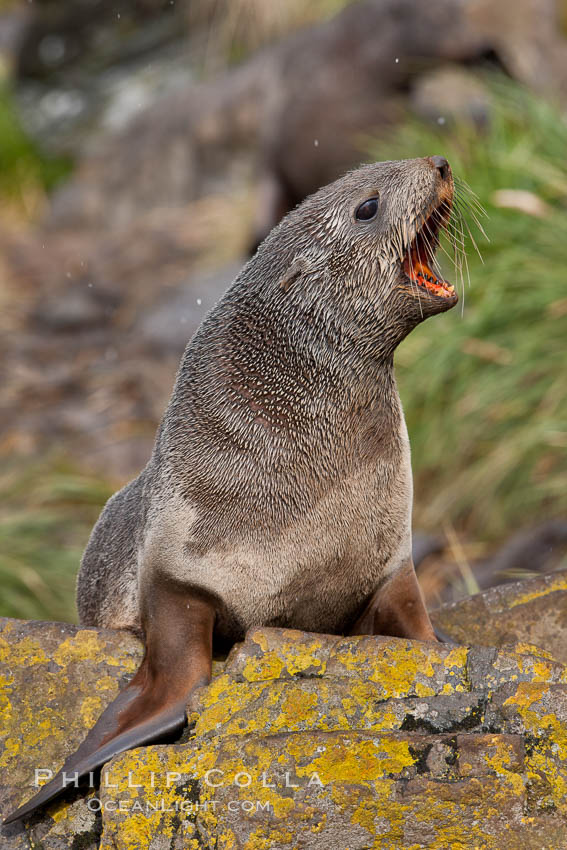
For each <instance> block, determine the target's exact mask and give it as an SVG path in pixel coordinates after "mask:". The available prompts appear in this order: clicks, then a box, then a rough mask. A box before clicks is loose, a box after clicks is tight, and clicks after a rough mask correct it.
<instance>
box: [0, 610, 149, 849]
mask: <svg viewBox="0 0 567 850" xmlns="http://www.w3.org/2000/svg"><path fill="white" fill-rule="evenodd" d="M142 653H143V649H142V645H141V643H140V641H139V640H137V639H136V638H135V637H133V636H131V635H129V634H127V633H125V632H116V631H110V630H94V629H80V628H78V627H77V626H71V625H68V624H66V623H38V622H30V623H28V622H23V621H20V620H9V619H0V712H1V718H2V722H1V724H0V809H1V812H2V813H3V814H6V813H7V812H8V811H10V810H12V809H14V808H15V807H16V806H17V805H19V804H20V803H21V802H23V800H24V799H25V798H26V797H31V795H32V793H33V791H34V787H33V785H32V783H33V782H34V779H35V771H36V770H42V769H51V770H54V771H55V770H58V769H59V768H60V767H61V764H62V763H63V761H64V760H65V758H66V757H67V756H68V755H69V754H70V753H71V752H72V751H73V750H74V749H76V747H77V746H78V745H79V744H80V742H81V741H82V739H83V738H84V737H85V734H86V732H87V730H88V729H89V728H90V727H91V726H92V725H93V724H94V722H95V720H96V719H97V717H98V716H99V714H100V713H101V712H102V711H103V710H104V708H106V706H107V705H108V703H110V702H111V701H112V700H113V699H114V697H115V696H116V694H117V693H118V691H119V690H120V688H121V687H122V686H123V685H124V684H126V682H127V681H128V680H129V679H130V678H131V676H132V675H133V673H134V672H135V670H136V668H137V667H138V665H139V663H140V661H141V659H142ZM40 775H41V776H45V774H40ZM93 795H94V791H91V792H90V796H93ZM73 797H75V798H76V799H75V800H74V801H73ZM28 828H29V832H28V833H27V834H26V832H25V831H24V829H23V827H22V826H21V825H18V824H15V825H13V826H11V827H7V828H4V829H3V830H2V836H1V844H0V846H1V847H2V850H4V849H5V850H8V848H10V850H11V848H20V847H21V848H28V847H35V846H41V847H42V848H43V850H59V848H61V850H63V848H68V847H70V846H71V845H70V841H69V836H73V840H74V841H76V844H75V846H76V847H77V848H78V847H79V846H80V847H81V848H85V850H90V848H94V847H98V842H99V838H100V832H101V823H100V815H97V814H96V813H95V812H94V811H91V810H89V808H88V806H87V804H86V802H85V797H84V792H83V793H79V792H73V791H72V790H71V791H70V792H68V794H67V795H66V797H65V798H64V799H61V800H57V801H55V802H54V803H53V804H52V805H51V806H49V807H47V808H46V809H45V811H44V812H43V813H42V814H41V815H38V816H34V817H33V818H32V819H31V820H30V821H29V823H28ZM79 842H82V843H79Z"/></svg>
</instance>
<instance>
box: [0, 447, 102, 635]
mask: <svg viewBox="0 0 567 850" xmlns="http://www.w3.org/2000/svg"><path fill="white" fill-rule="evenodd" d="M110 495H111V491H110V488H109V486H108V485H107V484H105V483H104V482H103V481H101V480H100V479H99V478H97V477H94V476H91V475H88V474H84V473H81V472H78V471H77V470H75V469H72V468H70V467H69V466H68V465H67V464H64V463H61V462H57V461H50V460H46V461H44V462H42V463H37V464H29V465H27V466H22V465H21V464H15V463H14V465H13V466H11V468H9V469H7V470H4V471H3V472H2V473H1V474H0V505H2V508H1V510H0V587H1V588H2V592H1V594H0V615H1V616H5V617H19V618H23V619H34V620H42V619H46V620H63V621H67V622H76V619H77V615H76V610H75V580H76V575H77V570H78V567H79V562H80V557H81V553H82V550H83V548H84V546H85V544H86V542H87V539H88V536H89V533H90V530H91V528H92V526H93V524H94V522H95V521H96V518H97V516H98V514H99V512H100V508H101V505H102V504H103V503H104V502H105V500H106V499H107V498H108V497H109V496H110Z"/></svg>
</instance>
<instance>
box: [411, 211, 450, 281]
mask: <svg viewBox="0 0 567 850" xmlns="http://www.w3.org/2000/svg"><path fill="white" fill-rule="evenodd" d="M449 216H450V207H449V206H448V205H447V203H446V202H444V203H442V204H441V205H440V206H439V207H436V208H435V209H434V210H433V212H431V213H430V215H429V216H428V217H427V218H426V219H425V221H424V222H423V223H422V225H421V227H420V229H419V230H418V232H417V234H416V236H415V238H414V239H413V241H412V242H411V244H410V246H409V248H408V250H407V251H406V253H405V255H404V259H403V261H402V267H403V270H404V272H405V273H406V275H407V277H408V278H409V279H410V281H411V282H412V283H413V284H416V285H417V286H419V287H421V289H424V290H426V291H427V292H428V293H429V294H430V295H435V296H436V297H437V298H454V297H456V296H455V287H454V286H453V285H452V284H450V283H449V282H448V281H447V280H445V279H444V278H442V277H438V274H437V273H436V272H435V271H433V270H432V268H431V266H435V251H436V250H437V247H438V245H439V229H440V228H441V227H445V226H446V225H447V223H448V221H449Z"/></svg>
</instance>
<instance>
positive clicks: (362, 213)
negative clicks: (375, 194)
mask: <svg viewBox="0 0 567 850" xmlns="http://www.w3.org/2000/svg"><path fill="white" fill-rule="evenodd" d="M377 212H378V199H377V198H369V199H368V200H367V201H364V203H362V204H361V205H360V206H359V207H358V209H357V210H356V214H355V215H356V218H357V219H358V220H359V221H370V219H371V218H374V216H375V215H376V213H377Z"/></svg>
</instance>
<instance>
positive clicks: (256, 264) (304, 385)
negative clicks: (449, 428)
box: [7, 157, 457, 821]
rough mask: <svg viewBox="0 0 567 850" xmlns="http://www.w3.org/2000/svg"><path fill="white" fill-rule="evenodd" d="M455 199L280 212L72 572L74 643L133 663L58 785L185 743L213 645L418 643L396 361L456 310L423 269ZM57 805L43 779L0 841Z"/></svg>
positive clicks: (202, 333)
mask: <svg viewBox="0 0 567 850" xmlns="http://www.w3.org/2000/svg"><path fill="white" fill-rule="evenodd" d="M452 197H453V179H452V175H451V170H450V167H449V164H448V163H447V161H446V160H445V159H443V157H426V158H423V159H416V160H406V161H401V162H384V163H374V164H371V165H367V166H364V167H362V168H360V169H358V170H357V171H354V172H351V173H349V174H347V175H346V176H344V177H343V178H341V179H340V180H338V181H336V182H335V183H333V184H331V185H329V186H326V187H324V188H323V189H321V190H320V191H318V192H317V193H316V194H314V195H312V196H311V197H310V198H307V199H306V200H305V201H304V202H303V203H302V204H301V205H300V206H299V207H297V208H296V209H295V210H294V211H293V212H291V213H290V214H289V215H288V216H287V217H286V218H285V219H284V220H283V221H282V222H281V224H280V225H278V227H276V228H275V229H274V230H273V231H272V232H271V233H270V235H269V236H268V237H267V239H266V240H265V241H264V242H263V243H262V245H260V247H259V249H258V251H257V253H256V254H255V255H254V257H252V259H251V260H250V261H249V262H248V263H247V265H246V266H245V267H244V269H243V270H242V272H241V273H240V275H239V276H238V277H237V278H236V280H235V281H234V283H233V284H232V286H231V287H230V288H229V290H228V291H227V293H226V294H225V296H224V297H223V298H222V300H221V301H220V302H219V303H218V304H217V305H216V307H214V308H213V310H212V311H211V312H210V313H209V315H208V316H207V318H206V319H205V321H204V322H203V324H202V325H201V327H200V328H199V330H198V331H197V333H196V334H195V336H194V337H193V339H192V340H191V342H190V343H189V345H188V346H187V349H186V351H185V354H184V357H183V360H182V362H181V366H180V369H179V372H178V375H177V379H176V382H175V387H174V390H173V394H172V397H171V401H170V403H169V406H168V408H167V410H166V413H165V416H164V419H163V421H162V423H161V426H160V428H159V431H158V435H157V438H156V443H155V447H154V451H153V454H152V457H151V459H150V461H149V463H148V465H147V467H146V468H145V469H144V471H143V472H142V473H141V474H140V475H139V476H138V478H137V479H136V480H135V481H133V482H131V483H130V484H129V485H127V486H126V487H125V488H124V489H123V490H121V491H120V492H119V493H117V494H116V495H115V496H114V497H113V498H112V499H111V500H110V501H109V503H108V504H107V506H106V507H105V509H104V510H103V512H102V514H101V517H100V519H99V521H98V522H97V524H96V526H95V528H94V530H93V533H92V535H91V539H90V541H89V544H88V546H87V549H86V551H85V554H84V557H83V561H82V565H81V571H80V575H79V581H78V594H77V597H78V607H79V614H80V619H81V623H82V625H84V626H104V627H109V628H130V629H134V630H137V631H139V632H142V633H143V636H144V639H145V643H146V654H145V657H144V660H143V662H142V665H141V667H140V669H139V671H138V673H137V674H136V676H135V677H134V679H133V680H132V681H131V682H130V684H129V685H128V686H127V687H126V688H125V689H124V690H123V691H122V692H121V693H120V694H119V696H118V697H117V698H116V700H115V701H114V702H113V703H111V705H110V706H109V707H108V708H107V709H106V711H105V712H104V713H103V714H102V716H101V718H100V719H99V721H98V722H97V724H96V725H95V727H94V728H93V729H92V730H91V732H89V734H88V736H87V738H86V739H85V741H84V742H83V743H82V744H81V746H80V747H79V749H78V750H77V751H76V753H74V754H73V755H72V756H70V758H69V759H68V760H67V762H66V763H65V765H64V768H63V769H64V771H65V772H66V773H67V774H69V773H70V772H71V771H73V772H75V771H76V772H78V773H79V775H82V774H85V773H87V772H89V771H91V770H94V769H96V768H97V767H99V766H100V765H101V764H103V763H104V762H105V761H107V760H108V759H110V758H111V757H112V756H114V755H116V754H117V753H119V752H122V751H123V750H125V749H128V748H130V747H133V746H137V745H139V744H143V743H145V742H147V741H149V740H152V741H153V740H156V739H158V738H159V737H160V735H165V734H171V733H172V732H173V731H175V730H177V729H179V728H181V727H182V725H183V723H184V721H185V712H186V706H187V704H188V702H189V701H190V699H191V696H192V694H193V691H194V690H195V689H196V688H197V687H199V686H201V685H202V684H204V683H206V682H207V681H208V679H209V677H210V671H211V653H212V642H213V637H214V636H217V637H220V638H224V639H228V640H235V639H238V638H240V637H242V635H243V634H244V632H245V630H246V629H247V628H249V627H250V626H255V625H282V626H290V627H294V628H301V629H306V630H310V631H333V632H349V633H352V634H391V635H398V636H405V637H409V638H416V639H422V640H434V639H435V637H434V634H433V630H432V627H431V623H430V621H429V617H428V615H427V612H426V610H425V607H424V604H423V600H422V597H421V594H420V590H419V586H418V584H417V580H416V577H415V571H414V569H413V564H412V562H411V503H412V483H411V470H410V458H409V444H408V439H407V431H406V428H405V423H404V419H403V413H402V409H401V405H400V400H399V396H398V393H397V389H396V383H395V379H394V367H393V359H394V351H395V349H396V347H397V345H398V344H399V343H400V342H401V341H402V340H403V338H404V337H405V336H406V335H407V334H408V333H409V332H410V331H411V330H412V328H414V327H415V326H416V325H417V324H418V323H419V322H421V321H423V320H424V319H425V318H427V317H428V316H432V315H434V314H436V313H440V312H443V311H445V310H448V309H450V308H451V307H452V306H454V305H455V304H456V303H457V296H456V294H455V291H454V288H453V287H452V286H451V285H450V284H449V283H448V282H447V281H445V280H444V279H443V277H442V276H441V275H440V273H439V272H438V270H437V269H436V266H435V250H436V248H437V245H438V236H439V232H440V230H441V229H442V228H443V227H446V225H447V223H448V221H449V217H450V214H451V204H452ZM61 790H62V785H61V774H60V775H58V776H56V777H55V779H53V780H52V781H51V782H50V783H49V784H48V785H46V786H45V787H44V788H42V789H41V791H40V792H39V793H38V794H37V795H36V797H34V798H33V799H32V800H31V801H29V802H28V803H26V804H25V805H24V806H22V807H21V808H20V809H18V811H17V812H15V813H14V814H13V815H11V816H10V817H9V818H8V819H7V820H8V821H11V820H15V819H16V818H18V817H22V816H24V815H26V814H29V813H30V812H31V811H33V810H34V809H35V808H37V807H38V806H39V805H42V804H43V803H45V802H46V801H47V800H49V799H51V798H52V797H53V796H55V795H56V794H58V793H59V792H60V791H61Z"/></svg>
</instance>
